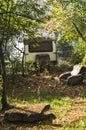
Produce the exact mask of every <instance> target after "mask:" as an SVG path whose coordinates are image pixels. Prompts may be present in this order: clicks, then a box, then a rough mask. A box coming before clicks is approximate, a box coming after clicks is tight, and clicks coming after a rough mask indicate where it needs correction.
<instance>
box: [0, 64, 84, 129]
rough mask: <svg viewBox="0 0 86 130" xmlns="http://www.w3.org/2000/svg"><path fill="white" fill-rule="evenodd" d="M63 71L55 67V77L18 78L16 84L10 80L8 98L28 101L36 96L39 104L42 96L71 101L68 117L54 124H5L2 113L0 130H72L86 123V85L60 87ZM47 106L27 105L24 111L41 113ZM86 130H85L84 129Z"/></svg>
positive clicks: (53, 72)
mask: <svg viewBox="0 0 86 130" xmlns="http://www.w3.org/2000/svg"><path fill="white" fill-rule="evenodd" d="M61 65H62V64H61ZM64 68H65V69H63V70H60V69H58V68H57V67H54V68H53V71H52V74H51V72H50V73H47V72H46V73H42V74H37V75H35V74H33V75H32V74H29V75H27V76H25V77H24V78H23V77H21V76H16V77H15V78H14V79H13V80H10V78H9V77H8V83H7V84H8V86H7V94H8V95H9V96H11V98H14V99H16V98H21V99H23V98H24V99H25V97H28V96H29V94H33V95H34V94H36V95H37V96H38V98H39V101H43V100H44V99H43V96H41V94H42V93H45V94H46V93H47V94H49V95H52V94H53V95H54V96H57V97H58V98H59V97H61V96H62V97H69V98H70V99H71V101H72V105H71V109H69V110H66V114H65V116H64V117H63V118H62V119H60V120H58V119H56V120H52V121H51V120H48V121H44V122H38V123H35V124H24V123H23V124H21V123H20V124H12V123H10V124H9V123H6V122H3V113H0V130H64V127H65V125H64V124H66V123H68V124H69V125H70V127H71V128H72V126H74V125H76V124H77V122H78V121H79V120H82V119H86V111H85V110H84V108H85V106H86V102H85V101H84V100H83V99H82V97H85V96H86V84H85V83H84V84H83V85H76V86H65V85H64V86H62V85H61V84H60V83H59V75H60V73H62V71H64V70H65V71H66V67H64ZM70 68H71V67H69V69H70ZM11 79H12V78H11ZM33 98H34V97H33ZM51 98H53V97H51ZM25 103H26V102H24V104H25ZM44 105H45V103H44V104H43V103H42V104H37V103H35V104H32V105H31V104H30V105H29V104H28V105H26V106H25V107H24V109H25V110H33V111H35V112H39V111H40V110H41V109H42V108H43V106H44ZM60 112H61V111H60ZM44 124H45V125H44ZM71 128H70V130H71ZM68 130H69V129H68ZM77 130H78V129H77ZM79 130H81V129H79ZM83 130H85V129H84V128H83Z"/></svg>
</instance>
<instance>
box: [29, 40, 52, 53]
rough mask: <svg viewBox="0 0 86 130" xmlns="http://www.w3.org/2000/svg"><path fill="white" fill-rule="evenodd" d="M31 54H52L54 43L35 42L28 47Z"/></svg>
mask: <svg viewBox="0 0 86 130" xmlns="http://www.w3.org/2000/svg"><path fill="white" fill-rule="evenodd" d="M28 49H29V52H51V51H52V50H53V47H52V41H42V42H40V43H38V44H35V43H34V42H32V43H30V44H29V46H28Z"/></svg>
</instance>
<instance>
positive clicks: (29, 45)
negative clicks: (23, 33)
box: [24, 39, 57, 66]
mask: <svg viewBox="0 0 86 130" xmlns="http://www.w3.org/2000/svg"><path fill="white" fill-rule="evenodd" d="M24 49H25V62H26V63H29V62H33V63H37V62H39V63H40V65H41V66H43V65H50V64H51V63H53V64H56V63H57V51H56V43H55V41H54V40H51V39H41V40H39V41H38V42H37V41H35V40H34V41H26V42H25V46H24Z"/></svg>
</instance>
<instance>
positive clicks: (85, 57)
mask: <svg viewBox="0 0 86 130" xmlns="http://www.w3.org/2000/svg"><path fill="white" fill-rule="evenodd" d="M81 64H82V65H84V66H85V67H86V55H85V56H84V58H83V59H82V61H81Z"/></svg>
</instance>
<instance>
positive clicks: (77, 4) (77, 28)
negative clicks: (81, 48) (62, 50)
mask: <svg viewBox="0 0 86 130" xmlns="http://www.w3.org/2000/svg"><path fill="white" fill-rule="evenodd" d="M49 3H50V4H51V6H50V12H49V17H48V18H49V20H48V21H47V24H46V28H47V29H50V30H54V31H57V32H59V34H60V35H59V38H62V39H65V40H66V41H80V42H86V13H85V12H86V1H84V0H53V2H52V0H49Z"/></svg>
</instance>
